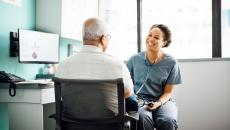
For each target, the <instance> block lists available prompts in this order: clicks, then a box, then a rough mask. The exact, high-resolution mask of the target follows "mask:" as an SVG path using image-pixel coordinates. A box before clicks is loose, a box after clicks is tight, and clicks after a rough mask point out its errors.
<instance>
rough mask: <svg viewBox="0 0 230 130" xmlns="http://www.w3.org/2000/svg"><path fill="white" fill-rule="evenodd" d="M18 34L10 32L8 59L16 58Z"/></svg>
mask: <svg viewBox="0 0 230 130" xmlns="http://www.w3.org/2000/svg"><path fill="white" fill-rule="evenodd" d="M18 42H19V39H18V33H17V32H10V57H17V56H18V49H19V45H18Z"/></svg>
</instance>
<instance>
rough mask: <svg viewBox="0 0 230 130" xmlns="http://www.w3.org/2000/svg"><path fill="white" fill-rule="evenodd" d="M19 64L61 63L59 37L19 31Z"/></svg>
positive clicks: (43, 33)
mask: <svg viewBox="0 0 230 130" xmlns="http://www.w3.org/2000/svg"><path fill="white" fill-rule="evenodd" d="M18 35H19V62H20V63H43V64H52V63H58V62H59V35H58V34H53V33H45V32H39V31H33V30H22V29H18Z"/></svg>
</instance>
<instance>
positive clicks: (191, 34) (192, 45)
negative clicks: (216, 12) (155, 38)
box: [142, 0, 212, 59]
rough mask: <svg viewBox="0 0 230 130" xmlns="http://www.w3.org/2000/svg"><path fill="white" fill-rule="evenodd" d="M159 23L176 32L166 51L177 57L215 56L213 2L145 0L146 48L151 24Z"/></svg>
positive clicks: (143, 24) (143, 40)
mask: <svg viewBox="0 0 230 130" xmlns="http://www.w3.org/2000/svg"><path fill="white" fill-rule="evenodd" d="M176 3H180V4H176ZM159 23H162V24H166V25H167V26H168V27H169V28H170V30H171V31H172V43H171V45H170V46H169V47H168V48H165V50H164V51H165V52H167V53H169V54H172V55H173V56H174V57H175V58H177V59H192V58H211V57H212V1H210V0H173V1H172V0H160V1H159V0H142V30H143V32H142V48H145V37H146V36H147V34H148V31H149V28H150V26H151V25H153V24H159Z"/></svg>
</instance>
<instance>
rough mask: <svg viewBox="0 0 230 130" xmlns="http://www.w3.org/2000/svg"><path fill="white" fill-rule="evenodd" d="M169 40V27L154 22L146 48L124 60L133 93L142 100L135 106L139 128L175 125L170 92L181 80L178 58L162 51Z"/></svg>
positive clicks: (150, 129) (169, 128)
mask: <svg viewBox="0 0 230 130" xmlns="http://www.w3.org/2000/svg"><path fill="white" fill-rule="evenodd" d="M170 43H171V31H170V30H169V28H168V27H167V26H166V25H163V24H155V25H153V26H152V27H151V28H150V30H149V33H148V36H147V38H146V47H147V50H146V51H144V52H140V53H138V54H136V55H134V56H132V57H131V58H130V59H129V60H128V63H127V66H128V68H129V71H130V74H131V77H132V79H133V81H134V85H135V93H136V94H137V95H138V96H140V97H142V99H144V100H145V102H148V103H145V105H143V106H141V107H140V108H139V110H138V112H139V114H140V119H139V122H138V129H139V130H153V128H154V127H155V128H157V130H175V129H177V107H176V105H175V103H174V102H173V101H171V96H172V93H173V91H174V88H175V86H176V84H180V83H181V75H180V69H179V66H178V63H177V61H176V60H175V59H174V58H173V57H172V56H170V55H169V54H166V53H164V52H163V50H162V48H164V47H168V46H169V45H170Z"/></svg>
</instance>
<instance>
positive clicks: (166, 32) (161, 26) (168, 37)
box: [150, 24, 172, 47]
mask: <svg viewBox="0 0 230 130" xmlns="http://www.w3.org/2000/svg"><path fill="white" fill-rule="evenodd" d="M153 28H159V29H160V30H161V31H162V32H163V34H164V41H166V44H165V45H164V46H163V47H168V46H169V45H170V43H171V41H172V40H171V36H172V34H171V31H170V30H169V28H168V26H166V25H164V24H154V25H152V27H151V28H150V31H151V30H152V29H153Z"/></svg>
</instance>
